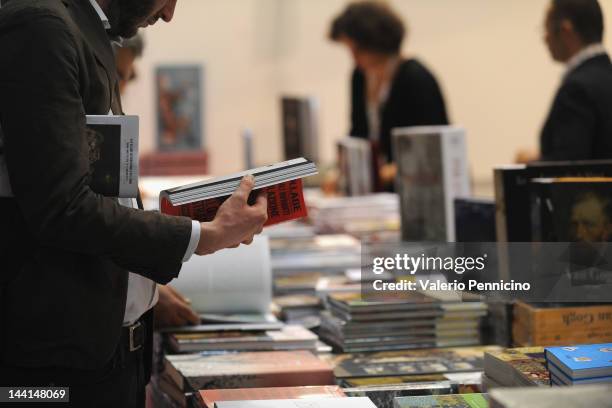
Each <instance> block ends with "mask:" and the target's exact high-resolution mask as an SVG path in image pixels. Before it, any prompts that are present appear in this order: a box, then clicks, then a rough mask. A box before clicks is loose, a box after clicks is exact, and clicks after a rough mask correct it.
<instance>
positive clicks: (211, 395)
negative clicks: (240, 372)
mask: <svg viewBox="0 0 612 408" xmlns="http://www.w3.org/2000/svg"><path fill="white" fill-rule="evenodd" d="M198 397H199V399H200V401H201V402H202V404H204V406H205V407H206V408H214V406H215V403H216V402H219V401H245V400H246V401H248V400H276V399H310V398H343V397H346V395H345V394H344V392H343V391H342V389H341V388H340V387H338V386H337V385H326V386H307V387H270V388H235V389H218V390H204V391H200V392H199V393H198Z"/></svg>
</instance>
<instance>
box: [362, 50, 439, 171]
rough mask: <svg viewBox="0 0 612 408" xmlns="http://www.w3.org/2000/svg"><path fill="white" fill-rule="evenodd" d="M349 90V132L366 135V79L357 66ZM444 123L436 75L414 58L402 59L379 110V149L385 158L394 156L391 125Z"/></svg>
mask: <svg viewBox="0 0 612 408" xmlns="http://www.w3.org/2000/svg"><path fill="white" fill-rule="evenodd" d="M351 90H352V92H351V136H355V137H360V138H365V139H367V138H368V137H369V127H368V116H367V108H366V79H365V75H364V74H363V72H362V71H361V70H359V69H357V68H356V69H355V70H354V71H353V79H352V87H351ZM447 124H448V117H447V115H446V107H445V105H444V98H443V96H442V92H441V90H440V87H439V86H438V82H437V81H436V78H434V76H433V74H432V73H431V72H430V71H429V70H428V69H427V68H426V67H425V66H424V65H423V64H421V63H420V62H419V61H417V60H416V59H410V60H406V61H402V62H401V63H400V65H399V67H398V68H397V72H396V73H395V77H394V78H393V81H392V83H391V89H390V91H389V97H388V99H387V102H386V103H385V104H384V105H383V106H382V107H381V110H380V127H381V135H380V150H381V152H382V153H383V154H385V156H386V158H387V159H389V160H392V159H393V156H392V152H391V145H392V143H391V129H393V128H396V127H405V126H424V125H447Z"/></svg>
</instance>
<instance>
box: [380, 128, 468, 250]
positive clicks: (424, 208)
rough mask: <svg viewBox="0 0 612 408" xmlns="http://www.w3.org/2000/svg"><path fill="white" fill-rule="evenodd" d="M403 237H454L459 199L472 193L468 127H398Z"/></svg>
mask: <svg viewBox="0 0 612 408" xmlns="http://www.w3.org/2000/svg"><path fill="white" fill-rule="evenodd" d="M392 133H393V144H394V155H395V162H396V163H397V166H398V175H397V178H396V184H397V191H398V193H399V195H400V203H401V204H400V205H401V217H402V239H403V240H404V241H430V242H445V241H446V242H454V241H455V221H454V217H455V215H454V200H455V198H458V197H469V196H470V195H471V191H470V183H469V171H468V161H467V148H466V136H465V130H463V129H462V128H458V127H453V126H424V127H407V128H396V129H393V131H392Z"/></svg>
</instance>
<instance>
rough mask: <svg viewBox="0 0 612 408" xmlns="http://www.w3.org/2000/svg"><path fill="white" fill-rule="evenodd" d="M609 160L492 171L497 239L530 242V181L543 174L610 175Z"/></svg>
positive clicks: (563, 175)
mask: <svg viewBox="0 0 612 408" xmlns="http://www.w3.org/2000/svg"><path fill="white" fill-rule="evenodd" d="M609 176H612V161H610V160H596V161H564V162H539V163H532V164H530V165H528V166H525V165H512V166H499V167H496V168H495V170H494V183H495V205H496V233H497V240H498V241H499V242H530V241H531V240H532V238H531V233H532V229H531V220H530V191H529V181H530V180H531V179H534V178H542V177H609Z"/></svg>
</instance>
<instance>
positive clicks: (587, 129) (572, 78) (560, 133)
mask: <svg viewBox="0 0 612 408" xmlns="http://www.w3.org/2000/svg"><path fill="white" fill-rule="evenodd" d="M540 152H541V155H542V159H543V160H549V161H550V160H594V159H611V158H612V64H611V63H610V58H609V57H608V55H600V56H597V57H593V58H591V59H589V60H587V61H585V62H583V63H582V64H581V65H579V66H578V67H577V68H575V69H574V70H573V71H571V72H570V73H569V74H568V75H567V77H566V78H565V80H564V81H563V84H562V85H561V87H560V89H559V91H558V92H557V95H556V97H555V100H554V102H553V105H552V109H551V110H550V114H549V115H548V119H547V120H546V123H545V125H544V128H543V129H542V134H541V136H540Z"/></svg>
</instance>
